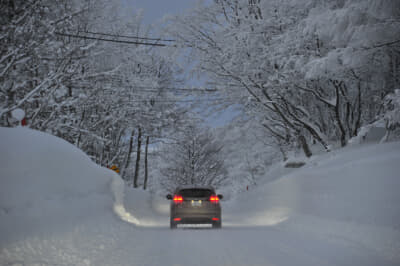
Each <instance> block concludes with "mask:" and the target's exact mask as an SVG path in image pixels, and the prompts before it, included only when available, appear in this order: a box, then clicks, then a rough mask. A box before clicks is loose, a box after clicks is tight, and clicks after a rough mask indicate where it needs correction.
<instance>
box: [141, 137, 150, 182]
mask: <svg viewBox="0 0 400 266" xmlns="http://www.w3.org/2000/svg"><path fill="white" fill-rule="evenodd" d="M149 141H150V137H149V136H147V137H146V149H145V151H144V183H143V189H146V188H147V179H148V177H149V172H148V162H147V154H148V150H149Z"/></svg>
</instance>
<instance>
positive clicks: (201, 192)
mask: <svg viewBox="0 0 400 266" xmlns="http://www.w3.org/2000/svg"><path fill="white" fill-rule="evenodd" d="M179 194H180V195H181V196H182V197H189V198H190V197H195V198H208V197H210V196H211V195H212V194H213V191H212V190H210V189H199V188H189V189H182V190H180V191H179Z"/></svg>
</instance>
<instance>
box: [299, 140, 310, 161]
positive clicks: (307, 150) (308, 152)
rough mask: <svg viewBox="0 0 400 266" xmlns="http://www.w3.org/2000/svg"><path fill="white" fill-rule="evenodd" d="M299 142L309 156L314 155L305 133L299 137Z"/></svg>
mask: <svg viewBox="0 0 400 266" xmlns="http://www.w3.org/2000/svg"><path fill="white" fill-rule="evenodd" d="M298 140H299V143H300V145H301V147H302V148H303V151H304V154H305V155H306V156H307V157H311V156H312V152H311V150H310V147H309V146H308V143H307V140H306V138H305V137H304V136H303V135H300V136H299V137H298Z"/></svg>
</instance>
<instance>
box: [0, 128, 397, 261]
mask: <svg viewBox="0 0 400 266" xmlns="http://www.w3.org/2000/svg"><path fill="white" fill-rule="evenodd" d="M399 162H400V143H399V142H392V143H386V144H368V145H361V146H356V145H355V146H351V147H347V148H345V149H341V150H335V151H332V152H330V153H326V154H322V155H319V156H315V157H313V158H312V159H311V160H310V161H308V162H307V164H306V166H305V167H303V168H301V169H297V170H291V172H290V173H288V171H287V170H283V169H282V166H281V165H275V166H274V167H273V168H271V170H270V171H269V172H268V173H265V175H266V176H265V179H264V180H265V182H263V181H262V180H258V186H257V187H251V188H250V190H249V191H246V192H243V193H240V194H237V195H233V196H231V197H229V198H230V200H227V201H222V208H223V228H222V229H221V230H209V229H203V228H189V229H182V230H174V231H171V230H170V229H169V227H168V225H169V224H168V221H169V220H168V202H167V201H166V200H164V199H163V198H160V197H158V196H155V195H150V194H148V193H147V192H144V191H142V190H140V189H139V190H133V189H130V188H125V197H124V193H123V192H124V187H123V184H122V182H121V181H120V179H119V177H118V176H117V175H116V174H115V173H114V172H112V171H110V170H108V169H104V168H101V167H99V166H97V165H95V164H94V163H92V162H91V161H90V159H89V158H88V157H87V156H86V155H85V154H84V153H83V152H81V151H80V150H78V149H77V148H75V147H74V146H73V145H71V144H69V143H67V142H65V141H63V140H60V139H58V138H56V137H53V136H50V135H48V134H44V133H40V132H37V131H33V130H29V129H26V128H15V129H9V128H0V265H307V266H308V265H399V264H400V205H399V202H400V192H399V188H400V174H399V173H400V163H399ZM268 180H269V181H268ZM271 180H273V181H271Z"/></svg>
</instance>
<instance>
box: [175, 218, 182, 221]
mask: <svg viewBox="0 0 400 266" xmlns="http://www.w3.org/2000/svg"><path fill="white" fill-rule="evenodd" d="M180 220H182V218H174V221H175V222H179V221H180Z"/></svg>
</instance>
